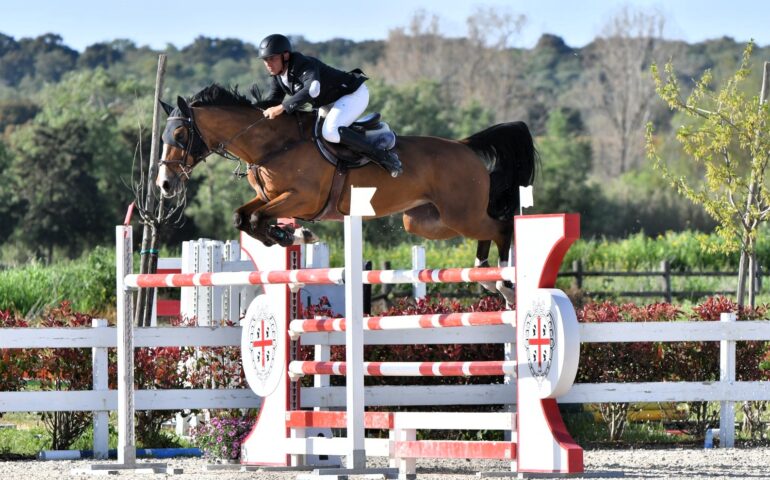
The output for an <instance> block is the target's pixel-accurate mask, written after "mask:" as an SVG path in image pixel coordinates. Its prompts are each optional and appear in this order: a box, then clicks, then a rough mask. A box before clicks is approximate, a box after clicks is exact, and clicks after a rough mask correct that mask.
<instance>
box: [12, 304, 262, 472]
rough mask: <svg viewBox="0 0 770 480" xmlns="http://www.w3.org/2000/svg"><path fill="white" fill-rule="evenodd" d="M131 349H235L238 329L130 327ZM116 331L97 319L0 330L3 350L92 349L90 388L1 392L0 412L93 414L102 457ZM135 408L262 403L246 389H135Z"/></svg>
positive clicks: (113, 394) (112, 394)
mask: <svg viewBox="0 0 770 480" xmlns="http://www.w3.org/2000/svg"><path fill="white" fill-rule="evenodd" d="M134 335H135V337H134V338H135V340H134V347H136V348H152V347H240V344H241V327H220V328H214V329H212V328H210V327H176V328H173V327H171V328H166V327H148V328H134ZM117 342H118V334H117V329H116V328H115V327H110V326H108V325H107V321H106V320H102V319H96V320H94V321H93V325H92V327H91V328H87V327H86V328H72V327H70V328H0V350H2V349H6V348H14V349H16V348H18V349H23V348H91V351H92V364H93V389H92V390H77V391H74V390H73V391H32V392H0V412H67V411H92V412H94V421H93V423H94V455H95V456H96V457H97V458H107V450H108V428H107V425H108V421H109V417H108V414H109V412H110V411H115V410H117V408H118V391H117V390H111V389H109V388H108V379H107V376H108V368H107V367H108V358H107V349H109V348H116V347H117ZM135 402H136V409H137V410H184V409H198V408H256V407H258V406H259V405H260V403H261V399H260V398H259V397H258V396H257V395H256V394H254V392H252V391H251V390H250V389H248V388H237V389H233V388H231V389H225V388H222V389H168V390H135Z"/></svg>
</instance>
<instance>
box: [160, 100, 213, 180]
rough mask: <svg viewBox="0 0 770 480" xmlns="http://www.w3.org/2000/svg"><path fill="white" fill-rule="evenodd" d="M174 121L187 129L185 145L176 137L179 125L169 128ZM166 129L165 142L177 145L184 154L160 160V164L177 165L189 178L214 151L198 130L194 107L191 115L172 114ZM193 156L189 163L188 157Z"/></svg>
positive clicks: (167, 121)
mask: <svg viewBox="0 0 770 480" xmlns="http://www.w3.org/2000/svg"><path fill="white" fill-rule="evenodd" d="M173 123H177V124H179V125H181V126H183V127H184V128H185V129H186V130H187V142H186V143H187V144H186V145H183V144H182V143H180V142H179V141H177V139H176V138H174V131H176V129H177V127H176V126H175V127H174V128H169V126H170V125H173ZM166 125H167V126H166V129H165V131H164V132H163V143H165V144H166V145H170V146H172V147H176V148H178V149H180V150H183V151H184V156H183V157H182V158H181V159H180V160H163V159H161V160H160V161H158V166H163V165H177V166H178V167H179V170H180V171H181V172H182V174H183V175H184V176H185V177H186V178H187V179H188V180H189V179H190V175H192V170H193V168H195V166H196V165H197V164H199V163H200V162H202V161H205V160H206V158H207V157H208V156H209V155H211V154H212V153H214V151H213V150H211V149H210V148H209V147H208V145H206V142H204V141H203V136H202V135H201V134H200V132H199V131H198V127H197V126H196V125H195V121H194V120H193V116H192V109H190V116H189V117H184V116H179V115H175V116H171V117H168V119H167V120H166ZM188 158H192V163H191V164H188V163H187V159H188Z"/></svg>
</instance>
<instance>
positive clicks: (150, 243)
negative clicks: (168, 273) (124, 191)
mask: <svg viewBox="0 0 770 480" xmlns="http://www.w3.org/2000/svg"><path fill="white" fill-rule="evenodd" d="M165 73H166V55H165V54H160V55H158V71H157V74H156V76H155V101H154V102H153V113H152V145H151V146H150V159H149V165H148V166H147V191H146V192H145V201H144V211H145V212H150V213H151V212H154V211H155V210H156V209H158V210H159V212H158V218H161V216H162V213H163V201H162V199H161V200H159V199H158V198H157V197H156V195H155V177H157V176H158V157H159V153H158V146H159V145H160V139H159V131H158V130H159V128H160V118H159V117H160V97H161V93H162V91H163V77H164V75H165ZM157 230H158V229H157V227H156V226H155V225H150V224H145V225H144V229H143V231H142V251H141V252H140V255H141V266H140V270H139V271H140V272H141V273H155V272H156V271H157V270H158V231H157ZM154 297H155V289H150V288H145V289H141V290H139V294H138V295H137V300H136V318H135V323H136V324H137V325H138V326H140V327H149V326H150V324H151V321H152V304H153V300H154Z"/></svg>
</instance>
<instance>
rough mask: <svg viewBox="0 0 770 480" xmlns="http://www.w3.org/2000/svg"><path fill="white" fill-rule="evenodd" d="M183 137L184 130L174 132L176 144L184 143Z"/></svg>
mask: <svg viewBox="0 0 770 480" xmlns="http://www.w3.org/2000/svg"><path fill="white" fill-rule="evenodd" d="M184 137H185V135H184V130H182V129H179V130H177V131H176V132H174V140H176V141H177V142H182V141H184Z"/></svg>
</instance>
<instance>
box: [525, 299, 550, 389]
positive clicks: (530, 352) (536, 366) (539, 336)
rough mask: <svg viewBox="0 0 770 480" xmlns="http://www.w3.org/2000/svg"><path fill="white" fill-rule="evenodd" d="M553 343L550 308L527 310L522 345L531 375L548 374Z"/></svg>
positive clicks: (543, 375) (541, 376) (538, 376)
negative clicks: (525, 351)
mask: <svg viewBox="0 0 770 480" xmlns="http://www.w3.org/2000/svg"><path fill="white" fill-rule="evenodd" d="M555 344H556V341H555V339H554V326H553V318H552V317H551V312H550V310H546V309H544V308H535V310H534V311H529V312H527V316H526V318H525V320H524V347H525V348H526V350H527V363H528V364H529V370H530V372H531V373H532V375H533V376H535V377H537V378H544V377H546V376H547V375H548V372H549V371H550V369H551V360H552V358H553V351H554V346H555Z"/></svg>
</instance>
